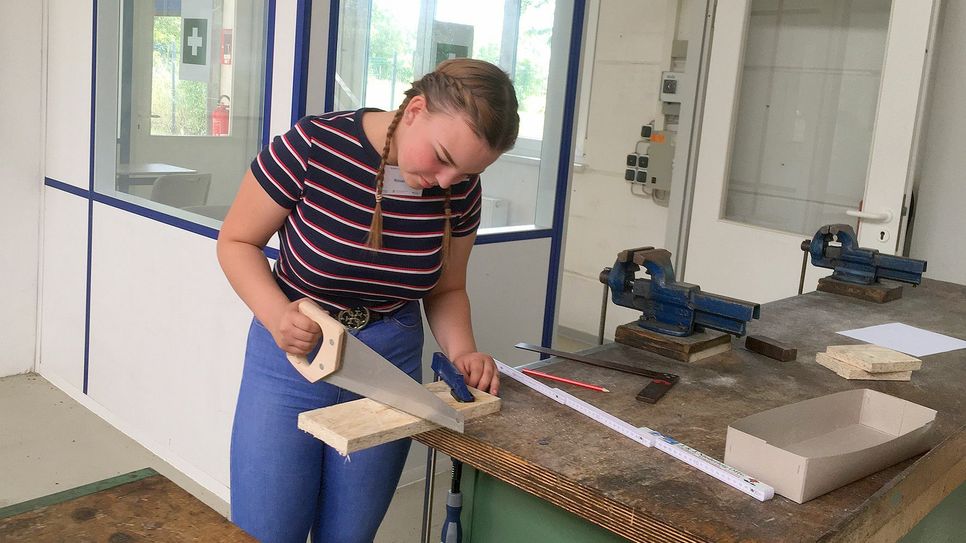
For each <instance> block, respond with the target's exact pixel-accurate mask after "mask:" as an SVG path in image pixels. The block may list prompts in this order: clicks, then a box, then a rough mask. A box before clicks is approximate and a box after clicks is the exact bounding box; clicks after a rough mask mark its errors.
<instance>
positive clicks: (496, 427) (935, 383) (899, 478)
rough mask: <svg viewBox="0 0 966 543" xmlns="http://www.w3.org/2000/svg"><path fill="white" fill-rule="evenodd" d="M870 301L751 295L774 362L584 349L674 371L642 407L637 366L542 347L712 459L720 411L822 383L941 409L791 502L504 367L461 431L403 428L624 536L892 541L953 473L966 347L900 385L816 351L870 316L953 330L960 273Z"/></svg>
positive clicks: (635, 420)
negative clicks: (622, 430) (871, 466)
mask: <svg viewBox="0 0 966 543" xmlns="http://www.w3.org/2000/svg"><path fill="white" fill-rule="evenodd" d="M871 307H873V306H870V304H869V303H868V302H862V301H859V300H856V299H854V298H848V297H844V296H836V295H832V294H827V293H824V292H811V293H808V294H805V295H802V296H795V297H792V298H787V299H784V300H778V301H775V302H770V303H767V304H765V305H763V306H762V311H761V314H762V319H761V320H754V321H752V322H750V323H749V324H748V333H749V334H752V335H765V336H769V337H772V338H781V339H782V340H783V341H785V342H788V343H790V344H793V345H794V346H795V347H796V348H797V349H798V354H799V357H798V359H797V360H795V361H791V362H786V363H781V364H777V363H775V361H774V360H771V359H769V358H765V357H763V356H761V355H759V354H757V353H754V352H751V351H748V350H745V349H732V350H731V351H729V352H726V353H723V354H720V355H718V356H715V357H711V358H706V359H704V360H699V361H697V362H693V363H690V364H684V363H681V362H676V361H674V360H671V359H669V358H666V357H662V356H658V355H656V354H652V353H649V352H647V351H644V350H641V349H636V348H632V347H628V346H625V345H622V344H616V343H610V344H606V345H603V346H600V347H595V348H592V349H588V350H586V351H583V352H581V354H583V355H586V356H593V357H595V358H601V359H603V360H607V361H610V362H616V363H619V364H627V365H635V366H640V367H646V368H648V369H651V370H654V371H665V372H670V373H674V374H677V375H680V378H681V379H680V381H679V382H678V383H677V384H676V385H675V386H674V388H673V389H672V390H671V392H670V393H669V394H668V395H667V396H665V397H664V398H663V399H662V400H661V401H660V402H658V403H656V404H653V405H651V404H644V403H641V402H638V401H636V400H635V399H634V396H635V395H636V394H637V392H638V391H639V390H640V389H641V387H643V386H644V385H645V384H647V383H646V379H645V378H644V377H639V376H635V375H629V374H626V373H620V372H616V371H613V370H608V369H605V368H597V367H593V366H588V365H585V364H580V363H578V362H572V361H568V360H563V359H560V358H554V359H550V360H548V362H549V363H550V365H549V366H547V367H546V368H547V371H550V372H553V371H559V372H560V373H561V374H564V373H565V374H566V375H568V376H570V377H573V378H575V379H579V380H581V381H587V382H594V383H599V384H601V385H602V386H605V387H607V388H608V389H609V390H611V392H610V393H609V394H600V393H597V392H594V391H591V390H586V391H584V390H575V391H574V392H573V393H574V395H575V396H577V397H579V398H580V399H582V400H584V401H587V402H589V403H590V404H592V405H594V406H595V407H598V408H600V409H603V410H604V411H606V412H608V413H610V414H612V415H614V416H616V417H618V418H620V419H622V420H624V421H626V422H628V423H630V424H633V425H636V426H647V427H649V428H653V429H655V430H657V431H660V432H664V433H666V434H668V435H670V436H672V437H674V438H675V439H678V440H679V441H681V442H682V443H686V444H687V445H689V446H691V447H694V448H695V449H698V450H700V451H702V452H704V453H706V454H708V455H711V456H713V457H715V458H718V459H721V458H723V457H724V449H725V441H726V435H727V426H728V424H729V423H730V422H732V421H735V420H737V419H739V418H742V417H745V416H747V415H751V414H754V413H758V412H761V411H764V410H767V409H771V408H774V407H779V406H782V405H787V404H790V403H794V402H797V401H801V400H805V399H809V398H815V397H818V396H822V395H825V394H830V393H833V392H839V391H843V390H852V389H855V388H869V389H872V390H877V391H879V392H883V393H886V394H889V395H892V396H895V397H898V398H902V399H904V400H908V401H911V402H914V403H917V404H920V405H924V406H927V407H929V408H932V409H936V410H937V411H938V412H939V413H938V415H937V417H936V420H935V422H934V429H935V431H936V432H938V434H939V436H940V437H944V438H947V439H946V440H945V441H943V442H942V443H940V444H939V445H937V446H936V447H935V448H934V449H933V450H932V451H930V452H928V453H926V454H925V455H923V456H920V457H918V458H916V459H910V460H906V461H904V462H901V463H899V464H897V465H895V466H890V467H888V468H886V469H884V470H882V471H880V472H877V473H874V474H872V475H870V476H868V477H864V478H862V479H860V480H858V481H855V482H853V483H850V484H848V485H845V486H844V487H842V488H839V489H837V490H834V491H832V492H830V493H828V494H825V495H824V496H820V497H818V498H815V499H814V500H811V501H809V502H807V503H804V504H797V503H795V502H792V501H791V500H788V499H786V498H784V497H781V496H777V497H775V498H774V499H772V500H769V501H767V502H764V503H763V502H759V501H757V500H755V499H753V498H751V497H749V496H747V495H745V494H743V493H741V492H739V491H737V490H734V489H732V488H731V487H729V486H727V485H725V484H724V483H721V482H720V481H718V480H716V479H714V478H712V477H710V476H707V475H705V474H703V473H701V472H699V471H697V470H695V469H694V468H692V467H690V466H688V465H687V464H685V463H683V462H680V461H678V460H676V459H674V458H672V457H670V456H669V455H667V454H664V453H662V452H660V451H656V450H654V449H649V448H646V447H644V446H642V445H640V444H637V443H635V442H634V441H632V440H630V439H628V438H626V437H624V436H621V435H620V434H618V433H616V432H614V431H613V430H610V429H609V428H606V427H605V426H603V425H601V424H599V423H597V422H595V421H593V420H591V419H589V418H588V417H585V416H583V415H581V414H580V413H577V412H576V411H573V410H572V409H568V408H566V407H564V406H561V405H559V404H557V403H555V402H554V401H553V400H550V399H549V398H546V397H543V396H541V395H540V394H538V393H536V392H533V391H532V390H530V389H528V388H526V387H524V386H523V385H521V384H519V383H517V382H515V381H512V380H510V379H503V380H502V381H501V389H500V390H501V393H500V394H501V397H502V399H503V406H502V408H501V410H500V412H499V413H497V414H494V415H492V416H489V417H485V418H483V419H480V420H478V421H476V422H474V423H473V424H471V425H468V427H467V430H466V432H465V433H464V434H456V433H454V432H450V431H447V430H437V431H433V432H426V433H423V434H418V435H416V436H415V439H416V440H417V441H420V442H422V443H426V444H428V445H430V446H433V447H436V448H437V449H439V450H440V451H441V452H443V453H446V454H449V455H450V456H452V457H454V458H456V459H458V460H462V461H463V462H465V463H466V464H468V465H470V466H472V467H474V468H477V469H479V470H481V471H484V472H486V473H487V474H488V475H490V476H492V477H494V478H496V479H499V480H500V481H503V482H505V483H507V484H510V485H513V486H515V487H518V488H521V489H523V490H525V491H527V492H529V493H531V494H534V495H536V496H538V497H540V498H542V499H544V500H546V501H548V502H550V503H553V504H554V505H556V506H558V507H560V508H562V509H564V510H566V511H569V512H570V513H573V514H574V515H577V516H579V517H581V518H583V519H586V520H588V521H589V522H593V523H595V524H597V525H600V526H603V527H604V528H607V529H608V530H610V531H612V532H614V533H616V534H619V535H621V536H623V537H625V538H627V539H629V540H631V541H639V542H656V541H665V542H674V543H682V542H685V541H694V542H698V541H700V542H711V541H721V542H724V541H743V542H761V543H765V542H777V541H781V542H813V541H822V543H833V542H846V541H847V542H849V543H858V542H862V543H867V542H868V541H870V539H869V537H867V536H868V535H870V534H872V533H875V532H876V531H879V530H881V531H882V532H881V533H887V534H888V536H887V537H885V538H873V539H871V540H873V541H878V540H887V541H895V540H896V539H897V537H898V535H901V534H903V533H905V532H906V531H908V529H909V527H910V526H913V525H914V524H915V523H916V522H918V521H919V520H920V519H922V518H923V516H924V515H925V514H926V513H927V512H928V511H929V510H930V509H932V508H933V507H935V506H936V504H937V503H939V501H941V500H942V499H943V498H944V497H945V496H947V495H948V494H949V493H950V492H952V491H953V490H954V489H955V488H956V487H957V486H959V485H960V484H962V483H963V482H964V481H966V460H964V459H966V427H964V425H966V402H963V394H962V383H964V382H966V350H958V351H949V352H945V353H938V354H934V355H929V357H928V359H925V358H924V362H925V364H923V367H922V369H921V370H919V371H917V372H916V374H915V377H914V379H913V380H912V381H911V382H909V381H849V380H846V379H842V378H840V377H838V376H837V375H836V374H835V373H833V372H831V371H829V370H828V369H826V368H824V367H822V366H820V365H818V364H816V363H814V362H813V360H814V356H815V354H816V353H819V352H823V351H825V349H826V348H827V346H828V345H831V344H835V343H841V341H842V337H841V336H840V335H838V334H837V332H839V331H841V330H851V329H855V328H863V327H866V326H871V325H875V324H881V323H883V322H903V323H906V324H909V325H910V326H917V327H920V328H925V329H929V330H933V331H935V332H939V333H943V334H947V335H951V336H954V337H961V338H966V286H961V285H955V284H952V283H945V282H941V281H934V280H928V279H927V280H924V281H923V284H922V285H921V286H920V287H918V288H915V289H907V291H906V292H905V295H904V296H903V297H902V299H900V300H896V301H895V302H892V303H890V304H885V305H877V306H874V311H873V310H870V308H871ZM517 340H518V338H512V337H511V338H506V341H507V344H508V345H509V344H512V343H514V342H516V341H517ZM481 499H482V498H481ZM500 505H501V504H487V505H486V507H495V508H497V507H499V506H500ZM464 511H466V508H465V507H464ZM521 514H525V512H524V513H521ZM885 527H888V530H886V529H885Z"/></svg>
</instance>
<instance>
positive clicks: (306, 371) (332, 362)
mask: <svg viewBox="0 0 966 543" xmlns="http://www.w3.org/2000/svg"><path fill="white" fill-rule="evenodd" d="M299 312H301V313H302V314H303V315H305V316H306V317H308V318H310V319H312V320H313V321H315V322H316V324H318V325H319V328H321V329H322V345H321V346H320V347H319V353H318V354H316V355H315V359H314V360H312V361H311V362H309V360H308V358H306V357H305V355H301V354H291V353H286V354H285V355H286V356H287V357H288V361H289V362H291V363H292V365H293V366H295V369H297V370H299V373H301V374H302V377H305V378H306V379H307V380H308V381H309V382H310V383H314V382H316V381H318V380H319V379H324V378H326V377H328V376H329V375H330V374H332V373H334V372H335V371H337V370H338V369H339V368H341V367H342V351H343V349H344V347H345V334H346V331H345V327H344V326H342V324H340V323H339V321H337V320H335V319H333V318H332V317H331V316H330V315H329V314H328V313H326V312H325V311H323V310H322V308H321V307H319V306H318V305H316V304H315V302H313V301H311V300H302V302H301V303H299Z"/></svg>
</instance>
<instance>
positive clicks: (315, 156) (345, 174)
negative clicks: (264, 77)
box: [252, 109, 482, 312]
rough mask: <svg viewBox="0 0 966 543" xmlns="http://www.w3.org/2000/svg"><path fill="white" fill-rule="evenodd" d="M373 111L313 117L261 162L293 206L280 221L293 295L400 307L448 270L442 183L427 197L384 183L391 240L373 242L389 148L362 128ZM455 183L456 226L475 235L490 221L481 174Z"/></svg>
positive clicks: (267, 184) (255, 169) (285, 275)
mask: <svg viewBox="0 0 966 543" xmlns="http://www.w3.org/2000/svg"><path fill="white" fill-rule="evenodd" d="M365 111H367V110H366V109H360V110H358V111H346V112H338V113H327V114H324V115H318V116H309V117H305V118H303V119H301V120H299V122H298V123H296V124H295V126H294V127H293V128H292V129H291V130H289V131H288V132H287V133H285V134H283V135H281V136H277V137H275V138H274V140H273V141H272V143H270V144H269V145H267V146H266V147H265V148H264V149H263V150H262V151H261V153H259V154H258V156H257V157H255V160H253V161H252V173H253V174H254V175H255V178H256V179H257V180H258V182H259V184H260V185H261V186H262V188H263V189H265V192H267V193H268V195H269V196H271V197H272V199H273V200H275V201H276V202H277V203H278V204H279V205H281V206H283V207H285V208H288V209H291V210H292V212H291V214H289V216H288V218H287V219H286V220H285V223H284V224H283V225H282V227H281V229H279V239H280V247H279V258H278V262H277V263H276V265H275V269H274V273H275V277H276V280H277V281H278V284H279V286H280V287H281V288H282V291H283V292H285V294H286V295H287V296H288V297H289V299H291V300H296V299H299V298H304V297H306V296H307V297H309V298H312V299H314V300H316V301H317V302H320V303H321V304H322V305H323V307H324V308H325V309H328V310H329V311H332V310H340V309H348V308H352V307H368V308H370V309H372V310H375V311H381V312H389V311H393V310H395V309H398V308H399V307H402V306H403V305H404V304H405V303H406V302H407V301H410V300H416V299H420V298H422V297H424V296H426V294H428V293H429V291H430V290H431V289H432V288H433V287H434V286H435V285H436V283H437V282H438V281H439V277H440V274H441V272H442V250H441V247H442V239H443V225H444V223H445V220H446V219H445V217H446V215H445V211H444V201H445V196H444V191H443V189H441V188H439V187H433V188H430V189H425V190H423V191H422V195H421V196H410V195H395V194H387V193H385V191H384V193H383V198H382V224H383V230H382V232H383V234H382V245H383V248H382V249H380V250H378V251H374V250H372V249H370V248H369V247H367V246H366V237H367V236H368V234H369V225H370V224H371V223H372V213H373V206H374V205H375V200H376V199H375V182H376V170H377V169H378V168H379V160H380V159H379V156H380V153H379V152H377V151H376V149H375V148H373V146H372V144H371V143H369V140H368V139H367V138H366V135H365V133H364V132H363V130H362V114H363V113H364V112H365ZM368 111H375V110H368ZM451 190H452V196H451V200H450V207H451V211H452V235H453V236H466V235H469V234H471V233H473V232H474V231H476V229H477V227H478V226H479V223H480V202H481V197H482V190H481V187H480V179H479V176H474V177H472V178H470V179H468V180H466V181H463V182H461V183H458V184H455V185H453V186H452V187H451Z"/></svg>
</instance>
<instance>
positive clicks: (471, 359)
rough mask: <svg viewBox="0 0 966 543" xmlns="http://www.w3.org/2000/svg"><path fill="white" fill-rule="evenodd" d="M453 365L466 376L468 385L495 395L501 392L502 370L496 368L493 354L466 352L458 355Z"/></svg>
mask: <svg viewBox="0 0 966 543" xmlns="http://www.w3.org/2000/svg"><path fill="white" fill-rule="evenodd" d="M453 365H454V366H456V369H458V370H460V373H462V374H463V377H465V378H466V384H467V385H469V386H471V387H474V388H477V389H479V390H482V391H483V392H489V393H490V394H493V395H494V396H495V395H497V393H499V392H500V372H499V371H498V370H497V369H496V362H494V361H493V357H492V356H490V355H488V354H486V353H466V354H463V355H460V356H458V357H456V358H455V359H454V360H453Z"/></svg>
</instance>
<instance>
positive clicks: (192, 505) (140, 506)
mask: <svg viewBox="0 0 966 543" xmlns="http://www.w3.org/2000/svg"><path fill="white" fill-rule="evenodd" d="M7 513H14V514H12V515H9V516H8V515H7ZM0 541H3V542H4V543H48V542H49V543H55V542H58V543H59V542H63V541H77V542H81V541H106V542H111V543H122V542H131V543H133V542H135V541H156V542H181V541H184V542H187V541H232V542H244V541H252V542H254V541H255V538H253V537H251V536H249V535H248V534H246V533H245V532H244V531H243V530H242V529H241V528H238V527H237V526H235V525H234V524H232V523H231V522H229V521H228V519H226V518H225V517H223V516H221V515H220V514H218V513H217V512H216V511H215V510H214V509H212V508H210V507H208V506H207V505H205V504H203V503H202V502H201V501H199V500H198V499H197V498H195V497H194V496H192V495H191V494H189V493H188V492H186V491H185V490H183V489H182V488H181V487H179V486H178V485H176V484H174V483H172V482H171V481H170V480H168V479H167V478H165V477H164V476H163V475H159V474H158V473H156V472H155V471H154V470H141V471H138V472H133V473H129V474H126V475H121V476H118V477H114V478H112V479H108V480H106V481H100V482H98V483H92V484H90V485H86V486H85V487H80V488H77V489H73V490H68V491H64V492H59V493H57V494H53V495H51V496H46V497H44V498H38V499H36V500H31V501H30V502H25V503H24V504H18V505H15V506H10V507H6V508H3V509H0Z"/></svg>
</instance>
